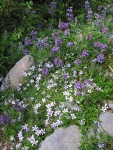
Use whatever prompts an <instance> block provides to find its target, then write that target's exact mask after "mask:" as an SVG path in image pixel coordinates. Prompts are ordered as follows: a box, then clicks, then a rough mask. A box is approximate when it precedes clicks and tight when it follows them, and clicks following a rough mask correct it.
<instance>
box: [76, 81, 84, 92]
mask: <svg viewBox="0 0 113 150" xmlns="http://www.w3.org/2000/svg"><path fill="white" fill-rule="evenodd" d="M75 87H76V89H77V90H82V89H83V84H82V83H81V82H80V81H77V82H76V84H75Z"/></svg>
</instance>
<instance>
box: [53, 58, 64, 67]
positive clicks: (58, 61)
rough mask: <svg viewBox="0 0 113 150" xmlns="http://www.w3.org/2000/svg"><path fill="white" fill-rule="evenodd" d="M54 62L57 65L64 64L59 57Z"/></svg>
mask: <svg viewBox="0 0 113 150" xmlns="http://www.w3.org/2000/svg"><path fill="white" fill-rule="evenodd" d="M54 64H55V66H56V67H61V66H62V60H61V59H60V58H59V57H56V58H54Z"/></svg>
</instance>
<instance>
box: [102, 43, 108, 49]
mask: <svg viewBox="0 0 113 150" xmlns="http://www.w3.org/2000/svg"><path fill="white" fill-rule="evenodd" d="M100 48H101V49H107V48H108V46H107V44H102V43H101V44H100Z"/></svg>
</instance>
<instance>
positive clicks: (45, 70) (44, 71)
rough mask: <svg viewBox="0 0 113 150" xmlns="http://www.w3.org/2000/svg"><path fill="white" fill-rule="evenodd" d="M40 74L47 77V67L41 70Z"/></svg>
mask: <svg viewBox="0 0 113 150" xmlns="http://www.w3.org/2000/svg"><path fill="white" fill-rule="evenodd" d="M42 74H43V75H48V74H49V69H48V68H47V67H44V68H42Z"/></svg>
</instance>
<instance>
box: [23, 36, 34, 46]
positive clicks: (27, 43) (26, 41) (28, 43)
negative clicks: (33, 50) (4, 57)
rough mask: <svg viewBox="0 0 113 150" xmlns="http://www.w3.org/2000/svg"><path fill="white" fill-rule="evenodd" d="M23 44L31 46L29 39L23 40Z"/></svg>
mask: <svg viewBox="0 0 113 150" xmlns="http://www.w3.org/2000/svg"><path fill="white" fill-rule="evenodd" d="M24 43H25V45H31V44H32V42H31V39H30V38H29V37H26V38H25V42H24Z"/></svg>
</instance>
